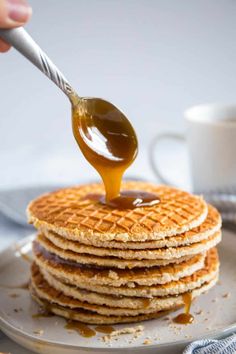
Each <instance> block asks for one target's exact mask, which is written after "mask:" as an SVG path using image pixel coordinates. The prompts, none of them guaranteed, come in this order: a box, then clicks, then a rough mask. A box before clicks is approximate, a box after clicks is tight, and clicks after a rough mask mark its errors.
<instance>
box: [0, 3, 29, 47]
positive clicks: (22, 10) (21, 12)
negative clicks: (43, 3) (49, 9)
mask: <svg viewBox="0 0 236 354" xmlns="http://www.w3.org/2000/svg"><path fill="white" fill-rule="evenodd" d="M31 13H32V10H31V7H30V6H29V5H28V4H27V2H26V0H0V28H14V27H19V26H23V25H24V24H25V23H26V22H27V21H28V20H29V18H30V16H31ZM9 48H10V45H9V44H8V43H6V42H4V41H3V40H2V39H1V38H0V52H6V51H8V49H9Z"/></svg>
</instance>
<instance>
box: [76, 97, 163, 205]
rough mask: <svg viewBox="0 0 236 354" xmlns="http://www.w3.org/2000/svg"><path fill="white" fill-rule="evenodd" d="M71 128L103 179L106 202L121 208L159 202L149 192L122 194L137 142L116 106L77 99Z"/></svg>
mask: <svg viewBox="0 0 236 354" xmlns="http://www.w3.org/2000/svg"><path fill="white" fill-rule="evenodd" d="M72 128H73V134H74V137H75V139H76V141H77V143H78V145H79V147H80V149H81V151H82V153H83V154H84V156H85V158H86V159H87V160H88V162H89V163H90V164H91V165H92V166H93V167H94V168H95V169H96V170H97V172H98V173H99V174H100V176H101V178H102V180H103V183H104V186H105V193H106V195H105V197H104V198H103V199H102V202H103V203H106V204H108V205H109V206H110V207H112V208H118V209H134V208H137V207H143V206H145V207H146V206H152V205H154V204H157V203H159V201H160V200H159V198H158V197H157V196H156V195H154V194H150V193H147V192H142V191H124V192H122V193H120V187H121V180H122V176H123V174H124V172H125V171H126V169H127V168H128V167H129V166H130V165H131V164H132V163H133V161H134V160H135V158H136V156H137V152H138V141H137V137H136V134H135V131H134V129H133V127H132V125H131V124H130V122H129V120H128V119H127V118H126V117H125V116H124V114H123V113H122V112H120V111H119V110H118V109H117V108H116V107H115V106H114V105H113V104H111V103H109V102H106V101H104V100H102V99H87V98H86V99H85V100H83V99H78V103H77V104H73V106H72ZM95 198H96V197H95Z"/></svg>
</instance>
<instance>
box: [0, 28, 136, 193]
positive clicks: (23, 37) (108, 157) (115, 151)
mask: <svg viewBox="0 0 236 354" xmlns="http://www.w3.org/2000/svg"><path fill="white" fill-rule="evenodd" d="M0 37H2V38H3V39H4V40H5V41H6V42H8V43H9V44H11V45H12V46H13V47H15V49H17V50H18V51H19V52H20V53H21V54H22V55H23V56H25V57H26V58H27V59H28V60H29V61H31V62H32V63H33V64H34V65H35V66H36V67H37V68H38V69H39V70H41V71H42V72H43V73H44V74H45V75H46V76H47V77H48V78H49V79H50V80H52V81H53V82H54V83H55V84H56V85H57V86H58V87H59V88H60V89H61V90H62V91H63V92H64V93H65V94H66V96H67V97H68V98H69V100H70V102H71V105H72V113H73V132H74V136H75V138H76V140H77V143H78V144H79V146H80V149H81V151H82V153H83V154H84V156H85V158H86V159H87V160H88V161H89V162H90V163H91V164H92V166H94V167H95V168H96V169H97V171H98V173H99V174H100V175H101V177H102V179H103V181H104V183H105V184H106V186H108V188H109V185H111V184H113V185H114V184H116V185H117V186H116V188H115V189H114V190H116V191H114V190H113V191H108V190H106V192H107V195H109V194H110V196H111V197H114V196H115V195H116V194H117V193H118V192H119V183H120V181H119V180H121V177H122V175H123V173H124V171H125V170H126V168H127V167H128V166H129V165H130V164H131V163H132V162H133V160H134V159H135V157H136V155H137V145H138V143H137V137H136V134H135V131H134V129H133V127H132V125H131V124H130V122H129V121H128V119H127V118H126V117H125V115H124V114H123V113H122V112H121V111H120V110H119V109H118V108H117V107H115V106H114V105H113V104H112V103H110V102H108V101H105V100H103V99H100V98H84V97H79V96H78V94H77V93H76V91H75V90H74V89H73V88H72V86H71V84H70V83H69V82H68V80H67V79H66V78H65V77H64V75H63V74H62V73H61V72H60V71H59V70H58V68H57V67H56V66H55V64H54V63H53V62H52V61H51V60H50V59H49V58H48V56H47V55H46V54H45V53H44V52H43V51H42V50H41V48H40V47H39V46H38V45H37V44H36V43H35V41H34V40H33V39H32V38H31V36H30V35H29V34H28V33H27V32H26V31H25V30H24V29H23V28H22V27H20V28H16V29H10V30H7V29H0ZM111 121H112V122H113V124H111ZM104 166H105V167H106V168H107V166H108V167H109V166H110V170H109V171H105V172H104ZM114 168H115V169H116V170H117V171H118V172H119V173H118V174H119V177H118V179H117V180H116V182H115V177H114V178H113V176H112V174H113V171H114ZM116 177H117V176H116Z"/></svg>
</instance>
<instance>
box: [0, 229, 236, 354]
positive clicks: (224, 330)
mask: <svg viewBox="0 0 236 354" xmlns="http://www.w3.org/2000/svg"><path fill="white" fill-rule="evenodd" d="M223 230H224V231H227V232H229V233H230V234H234V232H233V231H230V230H225V229H223ZM223 230H222V231H223ZM36 234H37V233H36V232H34V233H32V234H30V235H28V236H26V237H24V238H23V239H21V240H19V241H15V242H13V243H12V244H11V245H10V246H8V247H7V248H5V249H4V250H2V251H1V252H0V259H2V262H1V264H0V270H1V268H2V267H3V266H4V264H6V255H7V253H9V252H14V251H16V250H17V249H19V248H21V247H23V246H25V245H27V244H32V241H33V240H34V238H35V235H36ZM4 329H6V331H12V332H13V333H14V334H15V335H21V336H23V337H24V339H26V340H30V341H33V342H37V343H40V344H44V345H45V344H46V345H48V346H51V347H53V346H58V347H60V348H61V349H70V348H71V349H73V350H76V349H77V350H87V351H91V352H92V351H93V352H96V351H101V350H104V352H109V351H111V350H114V351H115V350H116V351H122V350H129V351H132V350H138V349H144V348H146V349H148V350H149V349H162V348H167V347H169V348H171V347H173V346H181V345H182V346H184V345H185V346H186V345H188V344H189V343H191V342H194V341H196V340H201V339H205V338H209V337H210V338H214V339H215V338H222V337H224V336H225V335H226V334H228V333H230V332H233V331H235V329H236V322H234V323H233V324H231V325H229V326H227V327H224V326H223V327H220V328H218V329H216V330H212V331H209V332H208V333H207V334H206V335H203V336H201V337H196V336H195V337H194V336H193V337H192V338H191V339H182V340H177V341H174V342H165V343H160V344H158V343H156V344H150V345H138V346H132V347H130V346H123V347H120V348H119V347H116V348H112V347H105V346H104V347H93V348H91V347H90V348H89V347H86V346H78V345H76V346H75V345H70V344H65V343H64V344H63V343H57V342H53V341H50V340H43V339H42V338H38V337H36V336H33V335H31V334H29V333H27V332H25V331H23V330H21V329H20V328H16V327H14V326H13V325H12V324H11V323H9V322H8V321H7V320H6V319H4V316H3V313H2V311H1V310H0V330H2V332H4V333H5V331H4ZM5 334H6V333H5ZM6 335H7V334H6Z"/></svg>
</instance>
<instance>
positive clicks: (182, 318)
mask: <svg viewBox="0 0 236 354" xmlns="http://www.w3.org/2000/svg"><path fill="white" fill-rule="evenodd" d="M182 297H183V301H184V305H185V309H184V312H183V313H180V314H179V315H178V316H176V317H175V318H174V319H173V321H174V322H175V323H178V324H190V323H192V322H193V321H194V317H193V315H191V313H190V308H191V304H192V294H191V293H185V294H183V295H182Z"/></svg>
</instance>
